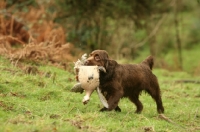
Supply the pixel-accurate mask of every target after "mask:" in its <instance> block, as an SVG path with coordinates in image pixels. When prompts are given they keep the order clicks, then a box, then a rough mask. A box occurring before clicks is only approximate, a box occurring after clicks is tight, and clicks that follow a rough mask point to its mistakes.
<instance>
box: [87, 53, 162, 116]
mask: <svg viewBox="0 0 200 132" xmlns="http://www.w3.org/2000/svg"><path fill="white" fill-rule="evenodd" d="M86 65H97V66H103V67H105V69H106V73H104V72H100V88H101V90H102V93H106V94H104V95H105V97H106V99H107V101H108V104H109V108H102V109H101V111H111V110H114V109H115V110H116V111H121V109H120V108H119V106H118V103H119V101H120V98H122V97H128V98H129V99H130V101H131V102H133V103H134V104H135V105H136V107H137V109H136V111H135V112H136V113H141V111H142V109H143V105H142V103H141V102H140V100H139V95H140V93H141V92H142V91H143V90H144V91H146V92H147V93H149V94H150V95H151V97H152V98H153V99H154V100H155V102H156V104H157V111H158V113H164V107H163V105H162V99H161V95H160V88H159V84H158V81H157V78H156V76H155V75H154V74H153V73H152V71H151V70H152V67H153V57H152V56H149V57H148V58H146V59H145V60H144V61H143V62H141V63H140V64H118V63H117V62H116V61H115V60H111V59H109V56H108V53H107V52H106V51H105V50H95V51H93V52H92V53H91V54H90V56H89V57H88V59H87V61H86Z"/></svg>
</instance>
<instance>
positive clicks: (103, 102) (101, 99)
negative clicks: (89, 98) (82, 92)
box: [97, 87, 109, 108]
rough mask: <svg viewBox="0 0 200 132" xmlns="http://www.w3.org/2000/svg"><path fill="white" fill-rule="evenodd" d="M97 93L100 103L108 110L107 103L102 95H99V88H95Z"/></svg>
mask: <svg viewBox="0 0 200 132" xmlns="http://www.w3.org/2000/svg"><path fill="white" fill-rule="evenodd" d="M97 93H98V96H99V99H100V101H101V103H102V104H103V105H104V107H106V108H108V107H109V106H108V102H107V100H106V98H105V97H104V96H103V94H102V93H101V90H100V89H99V87H97Z"/></svg>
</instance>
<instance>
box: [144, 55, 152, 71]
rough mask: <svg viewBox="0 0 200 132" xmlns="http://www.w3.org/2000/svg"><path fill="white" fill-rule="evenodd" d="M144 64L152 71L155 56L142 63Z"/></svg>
mask: <svg viewBox="0 0 200 132" xmlns="http://www.w3.org/2000/svg"><path fill="white" fill-rule="evenodd" d="M142 63H143V64H145V65H148V66H149V68H150V69H151V70H152V68H153V65H154V61H153V56H148V57H147V58H146V59H145V60H143V61H142Z"/></svg>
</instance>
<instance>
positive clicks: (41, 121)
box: [0, 58, 200, 132]
mask: <svg viewBox="0 0 200 132" xmlns="http://www.w3.org/2000/svg"><path fill="white" fill-rule="evenodd" d="M36 67H37V68H38V70H39V72H38V73H37V74H36V75H31V74H26V72H25V71H23V70H21V69H19V68H17V67H14V66H13V65H11V64H10V62H9V61H8V60H6V59H3V58H0V126H1V127H0V131H1V132H20V131H21V132H22V131H24V132H31V131H32V132H49V131H53V132H57V131H58V132H67V131H70V132H76V131H86V132H125V131H127V132H130V131H133V132H140V131H141V132H152V131H156V132H183V131H185V132H188V131H200V85H199V84H196V83H176V82H175V81H176V80H181V79H190V80H200V78H199V77H194V76H191V75H189V74H187V73H185V72H169V71H166V70H160V69H154V70H153V72H154V73H155V74H156V75H157V77H158V79H159V83H160V87H161V91H162V98H163V103H164V107H165V114H164V115H158V114H157V112H156V104H155V102H154V101H153V100H152V98H151V97H150V96H149V95H147V94H145V93H143V94H142V95H141V96H140V100H141V101H142V102H143V105H144V110H143V112H142V113H141V114H135V113H134V111H135V105H133V104H132V103H131V102H130V101H129V100H128V99H122V100H121V101H120V104H119V106H120V107H121V109H122V112H120V113H119V112H114V111H111V112H103V113H101V112H99V109H100V108H101V107H102V104H101V103H100V101H99V99H98V96H97V94H96V92H94V93H93V95H92V97H91V100H90V102H89V103H88V104H87V105H83V104H82V99H83V96H84V93H83V94H80V93H73V92H70V89H71V87H72V86H73V85H74V84H75V83H76V82H75V81H74V74H73V72H71V73H70V72H67V71H64V70H62V69H58V68H55V67H51V66H45V65H37V66H36Z"/></svg>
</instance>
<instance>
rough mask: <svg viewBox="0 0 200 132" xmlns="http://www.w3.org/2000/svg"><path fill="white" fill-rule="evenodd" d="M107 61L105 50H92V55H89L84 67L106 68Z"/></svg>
mask: <svg viewBox="0 0 200 132" xmlns="http://www.w3.org/2000/svg"><path fill="white" fill-rule="evenodd" d="M108 60H109V57H108V53H107V52H106V51H105V50H94V51H93V52H92V53H90V55H89V57H88V58H87V61H86V63H85V65H88V66H93V65H97V66H103V67H106V63H107V61H108Z"/></svg>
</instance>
